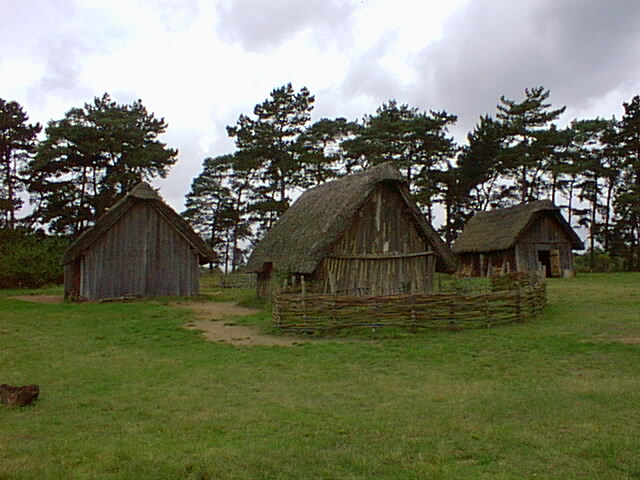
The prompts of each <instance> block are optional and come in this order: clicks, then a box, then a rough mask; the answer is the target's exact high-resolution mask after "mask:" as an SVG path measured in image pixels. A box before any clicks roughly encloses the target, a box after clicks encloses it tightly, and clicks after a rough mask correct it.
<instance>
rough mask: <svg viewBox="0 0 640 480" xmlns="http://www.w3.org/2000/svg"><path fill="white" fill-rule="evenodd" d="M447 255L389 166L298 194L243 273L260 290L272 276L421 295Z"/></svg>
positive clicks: (355, 291)
mask: <svg viewBox="0 0 640 480" xmlns="http://www.w3.org/2000/svg"><path fill="white" fill-rule="evenodd" d="M436 267H437V268H438V270H440V271H447V272H451V271H455V263H454V259H453V255H452V254H451V251H450V250H449V248H448V247H447V246H446V245H445V243H444V242H443V241H442V240H441V239H440V237H439V236H438V235H437V233H436V232H435V231H434V230H433V228H432V227H431V225H429V224H428V222H427V221H426V219H425V217H424V215H422V213H421V212H420V210H419V209H418V207H417V206H416V204H415V203H414V202H413V200H412V199H411V197H410V195H409V191H408V188H407V185H406V182H405V180H404V178H403V177H402V175H401V174H400V172H399V171H398V170H397V169H396V168H395V167H394V166H393V165H391V164H390V163H384V164H381V165H379V166H377V167H374V168H370V169H368V170H365V171H363V172H360V173H356V174H353V175H349V176H345V177H342V178H340V179H338V180H334V181H331V182H327V183H325V184H322V185H319V186H317V187H315V188H312V189H310V190H308V191H306V192H305V193H304V194H302V195H301V196H300V198H298V200H297V201H296V202H295V203H294V204H293V205H292V206H291V208H289V210H287V211H286V212H285V213H284V214H283V215H282V217H281V218H280V219H279V220H278V222H277V223H276V224H275V225H274V227H273V228H272V229H271V230H270V231H269V232H267V234H266V235H265V237H264V239H263V240H262V241H261V242H260V243H258V245H257V246H256V248H255V250H254V251H253V253H252V254H251V257H250V258H249V261H248V263H247V267H246V269H245V270H246V271H250V272H256V273H257V274H258V287H257V288H258V294H259V295H266V294H267V293H268V291H269V285H270V280H271V277H272V275H273V274H274V273H279V274H280V275H281V276H284V277H288V280H289V281H290V282H297V281H299V282H304V284H305V288H307V289H309V290H310V291H314V292H319V293H332V294H343V295H389V294H396V293H402V292H407V293H410V292H428V291H430V290H431V288H432V282H433V272H434V269H435V268H436Z"/></svg>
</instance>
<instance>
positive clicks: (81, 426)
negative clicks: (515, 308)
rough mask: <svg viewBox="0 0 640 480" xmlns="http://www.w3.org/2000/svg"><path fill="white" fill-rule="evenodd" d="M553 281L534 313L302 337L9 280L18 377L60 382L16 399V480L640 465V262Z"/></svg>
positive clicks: (4, 442)
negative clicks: (221, 339)
mask: <svg viewBox="0 0 640 480" xmlns="http://www.w3.org/2000/svg"><path fill="white" fill-rule="evenodd" d="M213 290H214V289H211V288H210V289H209V290H208V291H207V293H210V294H213V295H212V297H211V298H221V299H225V300H228V299H229V298H233V296H234V295H236V294H232V293H229V291H225V292H224V293H223V294H221V295H215V293H216V292H214V291H213ZM58 291H59V290H58ZM548 292H549V305H548V307H547V309H546V311H545V314H544V315H543V316H542V317H540V318H538V319H536V320H535V321H530V322H527V323H522V324H515V325H510V326H504V327H499V328H495V329H491V330H477V331H462V332H424V333H420V334H418V335H415V336H413V335H399V336H397V337H394V336H389V335H387V336H385V335H384V334H382V335H380V334H376V335H377V336H374V337H370V338H357V339H355V340H354V341H353V342H346V343H345V342H344V339H341V343H338V342H332V341H322V342H313V343H307V344H302V345H297V346H294V347H289V348H285V347H249V348H240V347H234V346H229V345H224V344H217V343H210V342H207V341H205V340H203V339H202V338H201V337H200V336H199V334H198V333H196V332H192V331H187V330H185V329H183V328H182V325H183V324H185V323H187V322H188V321H189V319H190V313H189V312H188V311H187V310H178V309H175V308H172V307H169V306H168V305H167V304H166V302H163V301H150V302H132V303H123V304H118V303H106V304H60V305H44V304H35V303H28V302H24V301H20V300H13V299H10V298H9V297H10V295H12V294H16V293H24V292H15V291H13V292H9V291H3V292H0V383H12V384H25V383H38V384H40V386H41V398H40V400H39V401H38V402H37V403H36V404H35V405H34V406H32V407H27V408H23V409H13V408H6V407H0V480H6V479H89V478H91V479H398V480H406V479H431V478H433V479H439V478H442V479H476V478H486V479H522V478H536V479H573V478H575V479H578V478H579V479H632V478H640V274H609V275H595V274H594V275H581V276H579V277H577V278H575V279H567V280H555V281H550V282H549V285H548ZM47 293H50V292H47ZM237 297H238V298H243V299H244V301H245V302H247V301H248V302H251V299H250V298H248V297H249V295H247V292H246V291H243V292H238V293H237ZM264 318H265V315H264V314H263V315H258V316H255V318H254V319H248V320H245V323H246V322H251V321H255V322H258V323H261V324H264Z"/></svg>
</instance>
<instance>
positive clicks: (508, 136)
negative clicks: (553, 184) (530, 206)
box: [496, 87, 566, 203]
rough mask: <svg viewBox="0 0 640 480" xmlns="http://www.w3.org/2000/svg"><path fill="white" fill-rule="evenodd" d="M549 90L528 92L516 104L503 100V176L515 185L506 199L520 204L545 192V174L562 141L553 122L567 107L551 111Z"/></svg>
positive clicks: (500, 109) (506, 190) (505, 190)
mask: <svg viewBox="0 0 640 480" xmlns="http://www.w3.org/2000/svg"><path fill="white" fill-rule="evenodd" d="M548 98H549V90H545V88H544V87H535V88H531V89H529V88H527V89H525V98H524V100H522V101H521V102H516V101H514V100H510V99H507V98H505V97H504V96H502V97H500V103H499V104H498V106H497V109H498V113H497V114H496V118H497V119H498V121H499V122H500V124H501V128H502V132H503V137H502V152H501V163H502V169H503V174H504V175H505V177H506V178H507V179H509V180H511V182H512V183H510V184H509V185H507V186H506V187H505V188H503V189H502V196H503V197H511V198H513V199H514V200H517V201H519V202H520V203H524V202H529V201H531V200H536V199H537V198H538V197H539V196H540V195H541V193H542V192H543V191H544V190H545V188H546V185H545V175H546V174H547V173H548V170H549V163H550V157H552V156H553V155H554V154H555V148H556V146H557V144H558V141H559V138H558V136H557V135H556V131H555V128H552V125H551V123H552V122H553V121H554V120H556V119H557V118H558V117H559V116H560V115H561V114H562V113H563V112H564V111H565V108H566V107H562V108H558V109H555V110H553V109H550V107H551V104H549V103H545V102H546V101H547V99H548Z"/></svg>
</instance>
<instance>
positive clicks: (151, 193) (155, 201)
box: [60, 182, 216, 265]
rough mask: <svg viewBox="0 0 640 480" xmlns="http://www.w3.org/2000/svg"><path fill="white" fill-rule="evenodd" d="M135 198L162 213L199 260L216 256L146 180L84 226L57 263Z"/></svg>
mask: <svg viewBox="0 0 640 480" xmlns="http://www.w3.org/2000/svg"><path fill="white" fill-rule="evenodd" d="M139 202H145V203H147V204H148V205H150V206H151V207H152V208H153V209H154V210H156V212H158V214H159V215H160V216H162V217H163V218H164V219H165V220H166V221H167V222H169V224H170V225H171V226H172V227H173V228H174V230H175V231H176V232H177V233H178V234H179V235H180V236H182V237H183V238H184V239H185V240H186V241H187V243H189V244H190V245H191V247H192V248H193V249H194V250H196V251H197V252H198V256H199V257H200V263H206V262H212V261H215V260H216V255H215V253H214V252H213V251H212V250H211V248H209V246H208V245H207V244H206V243H205V242H204V240H202V238H200V236H199V235H198V234H197V233H196V232H195V231H194V230H193V228H192V227H191V225H189V223H188V222H187V221H186V220H185V219H184V218H183V217H182V216H180V215H179V214H178V213H176V212H175V210H173V209H172V208H171V207H170V206H168V205H167V204H166V203H165V202H164V201H163V200H162V198H160V196H159V195H158V194H157V193H156V191H155V190H154V189H153V188H151V186H150V185H148V184H147V183H144V182H143V183H140V184H138V185H136V186H135V187H134V188H133V189H132V190H131V191H130V192H129V193H128V194H127V195H125V196H124V197H123V198H122V199H120V200H119V201H118V202H116V203H115V204H114V205H113V207H111V208H110V209H109V210H107V211H106V212H105V213H104V214H103V215H102V216H101V217H100V218H99V219H98V220H97V221H96V223H95V225H93V226H92V227H91V228H89V229H87V230H85V231H84V232H83V233H82V234H80V235H79V236H78V238H76V239H75V241H74V242H73V243H72V244H71V245H70V246H69V248H68V249H67V250H66V251H65V252H64V254H63V255H62V258H61V259H60V263H61V264H62V265H67V264H69V263H71V262H73V261H75V260H76V258H78V257H79V256H80V255H82V254H83V253H84V252H85V251H86V250H87V249H88V248H89V247H90V246H91V245H92V244H93V243H94V242H95V241H96V240H97V239H98V238H100V237H101V236H102V235H103V234H104V233H105V232H107V231H108V230H109V229H110V228H111V227H113V225H115V224H116V222H117V221H118V220H119V219H120V218H122V216H123V215H125V213H126V212H127V211H128V210H129V209H130V208H132V207H133V206H134V205H136V204H137V203H139Z"/></svg>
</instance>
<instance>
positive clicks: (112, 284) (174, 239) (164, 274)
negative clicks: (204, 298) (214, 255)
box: [80, 203, 200, 300]
mask: <svg viewBox="0 0 640 480" xmlns="http://www.w3.org/2000/svg"><path fill="white" fill-rule="evenodd" d="M198 267H199V262H198V254H197V252H196V251H195V250H194V249H193V248H192V247H191V246H190V245H189V243H188V242H187V241H186V240H185V239H184V238H183V237H182V236H181V235H180V234H179V233H177V232H176V231H175V229H174V228H173V227H172V226H171V224H170V223H169V222H168V221H167V220H166V219H165V218H164V217H163V216H162V215H161V214H160V213H158V211H157V210H155V209H154V208H152V207H151V206H149V205H147V204H145V203H138V204H136V205H135V206H133V207H132V208H131V209H129V210H128V211H127V212H126V215H124V216H123V217H122V218H121V219H120V220H119V221H118V222H116V224H114V225H113V226H112V227H111V228H110V229H109V231H107V232H105V234H104V235H102V236H101V237H100V238H99V239H98V240H97V241H96V242H95V243H94V244H93V245H91V247H90V248H89V249H88V250H87V251H86V252H85V254H84V255H83V256H82V259H81V280H80V283H81V287H80V296H81V297H83V298H86V299H89V300H94V299H102V298H114V297H120V296H124V295H135V296H140V297H154V296H172V295H180V296H190V295H197V294H198V290H199V273H200V272H199V268H198Z"/></svg>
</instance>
